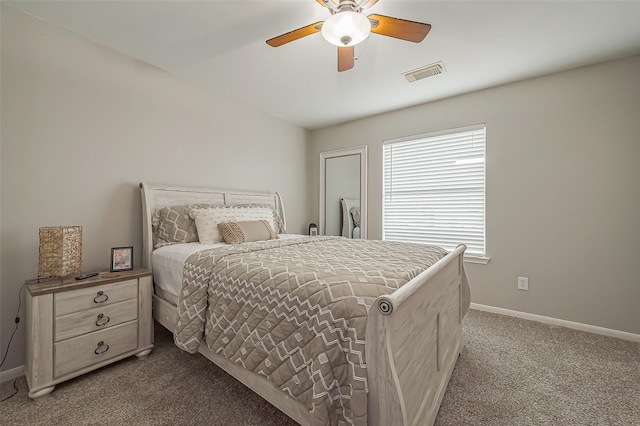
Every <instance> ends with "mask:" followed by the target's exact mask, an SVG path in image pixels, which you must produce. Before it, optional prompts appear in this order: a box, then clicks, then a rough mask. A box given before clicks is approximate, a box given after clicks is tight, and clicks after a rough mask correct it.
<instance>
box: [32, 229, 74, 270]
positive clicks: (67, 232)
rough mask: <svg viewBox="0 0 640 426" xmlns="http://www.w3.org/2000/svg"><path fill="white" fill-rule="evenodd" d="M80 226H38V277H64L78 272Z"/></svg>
mask: <svg viewBox="0 0 640 426" xmlns="http://www.w3.org/2000/svg"><path fill="white" fill-rule="evenodd" d="M81 266H82V226H48V227H42V228H40V255H39V260H38V278H47V277H64V276H65V275H69V274H73V273H76V272H80V268H81Z"/></svg>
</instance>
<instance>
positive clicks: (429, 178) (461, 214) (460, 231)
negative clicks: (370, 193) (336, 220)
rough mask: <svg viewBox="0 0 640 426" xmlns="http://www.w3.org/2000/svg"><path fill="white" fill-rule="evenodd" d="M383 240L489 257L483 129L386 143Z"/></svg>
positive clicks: (462, 130) (481, 127)
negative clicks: (459, 247)
mask: <svg viewBox="0 0 640 426" xmlns="http://www.w3.org/2000/svg"><path fill="white" fill-rule="evenodd" d="M383 185H384V189H383V195H384V201H383V239H385V240H391V241H405V242H415V243H424V244H434V245H438V246H441V247H444V248H446V249H448V250H452V249H454V248H455V247H456V246H457V245H458V244H466V245H467V252H466V253H467V254H469V255H472V256H484V255H485V233H484V229H485V222H484V220H485V209H484V205H485V203H484V194H485V126H484V124H483V125H477V126H471V127H465V128H462V129H454V130H448V131H444V132H438V133H431V134H427V135H420V136H415V137H412V138H405V139H402V140H395V141H390V142H388V143H386V144H385V145H384V182H383Z"/></svg>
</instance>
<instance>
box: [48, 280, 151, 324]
mask: <svg viewBox="0 0 640 426" xmlns="http://www.w3.org/2000/svg"><path fill="white" fill-rule="evenodd" d="M54 297H55V299H54V304H55V313H56V314H55V315H56V317H60V316H62V315H68V314H72V313H74V312H80V311H84V310H87V309H91V308H95V307H97V306H106V305H111V304H114V303H118V302H122V301H124V300H129V299H136V298H137V297H138V280H128V281H123V282H119V283H113V284H105V285H95V286H91V287H87V288H83V289H78V290H74V291H65V292H60V293H56V294H55V295H54Z"/></svg>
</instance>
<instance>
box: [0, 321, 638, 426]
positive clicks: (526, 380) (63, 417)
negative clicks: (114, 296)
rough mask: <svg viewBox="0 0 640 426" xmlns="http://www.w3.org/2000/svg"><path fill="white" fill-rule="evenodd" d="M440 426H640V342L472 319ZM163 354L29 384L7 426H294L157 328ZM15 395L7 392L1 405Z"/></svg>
mask: <svg viewBox="0 0 640 426" xmlns="http://www.w3.org/2000/svg"><path fill="white" fill-rule="evenodd" d="M465 331H466V334H467V345H466V347H465V350H464V351H463V354H462V356H461V357H460V358H459V360H458V363H457V365H456V368H455V370H454V372H453V376H452V378H451V382H450V384H449V388H448V390H447V393H446V395H445V398H444V400H443V402H442V406H441V409H440V412H439V414H438V418H437V420H436V425H438V426H449V425H456V426H460V425H505V426H506V425H509V426H514V425H563V426H569V425H621V426H622V425H624V426H627V425H629V426H631V425H635V426H637V425H640V343H633V342H628V341H624V340H617V339H612V338H607V337H603V336H598V335H593V334H588V333H583V332H579V331H574V330H569V329H565V328H561V327H553V326H548V325H543V324H539V323H535V322H530V321H524V320H520V319H516V318H511V317H505V316H500V315H494V314H488V313H485V312H479V311H471V312H470V313H469V315H468V316H467V319H466V324H465ZM155 343H156V348H155V349H154V351H153V352H152V353H151V355H150V357H149V358H148V359H147V360H145V361H138V360H137V359H136V358H135V357H133V358H129V359H126V360H123V361H121V362H118V363H116V364H114V365H111V366H109V367H105V368H103V369H101V370H99V371H95V372H93V373H90V374H87V375H85V376H82V377H79V378H76V379H74V380H71V381H69V382H66V383H63V384H60V385H58V386H57V387H56V390H55V391H54V392H53V393H52V394H51V396H50V397H49V398H48V399H47V400H44V401H42V402H39V403H34V402H32V401H31V400H29V398H28V397H27V389H26V382H25V380H24V377H21V378H19V379H18V382H17V385H18V388H19V390H20V391H19V393H18V394H17V395H15V396H14V397H12V398H11V399H9V400H7V401H5V402H3V403H1V405H0V423H1V424H3V425H131V426H133V425H136V426H138V425H188V424H189V425H191V424H195V425H204V424H207V425H293V424H294V423H293V421H291V420H290V419H289V418H288V417H286V416H285V415H283V414H282V413H280V412H279V411H278V410H276V409H275V408H273V407H272V406H271V405H269V404H268V403H267V402H265V401H264V400H262V399H261V398H260V397H258V396H256V395H255V394H253V393H252V392H251V391H249V390H248V389H246V388H245V387H244V386H242V385H241V384H239V383H238V382H236V381H235V380H234V379H232V378H231V377H230V376H228V375H227V374H226V373H224V372H223V371H221V370H219V369H218V368H217V367H215V366H214V365H212V364H211V363H210V362H208V361H207V360H206V359H205V358H204V357H202V356H199V355H198V356H194V355H189V354H187V353H185V352H183V351H181V350H180V349H178V348H176V347H175V346H174V345H173V343H172V340H171V336H170V335H169V334H168V333H167V332H166V330H164V329H162V328H161V327H159V328H157V329H156V342H155ZM12 391H13V386H12V382H9V383H4V384H2V387H1V392H0V399H1V398H5V397H6V396H8V395H10V394H11V392H12Z"/></svg>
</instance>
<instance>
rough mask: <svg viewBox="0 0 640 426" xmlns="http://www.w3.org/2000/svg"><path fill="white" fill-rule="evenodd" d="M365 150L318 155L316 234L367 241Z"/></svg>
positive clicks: (352, 149) (344, 150)
mask: <svg viewBox="0 0 640 426" xmlns="http://www.w3.org/2000/svg"><path fill="white" fill-rule="evenodd" d="M366 197H367V147H366V146H363V147H358V148H349V149H341V150H336V151H327V152H322V153H320V229H319V231H320V235H335V236H343V237H347V238H367V198H366Z"/></svg>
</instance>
